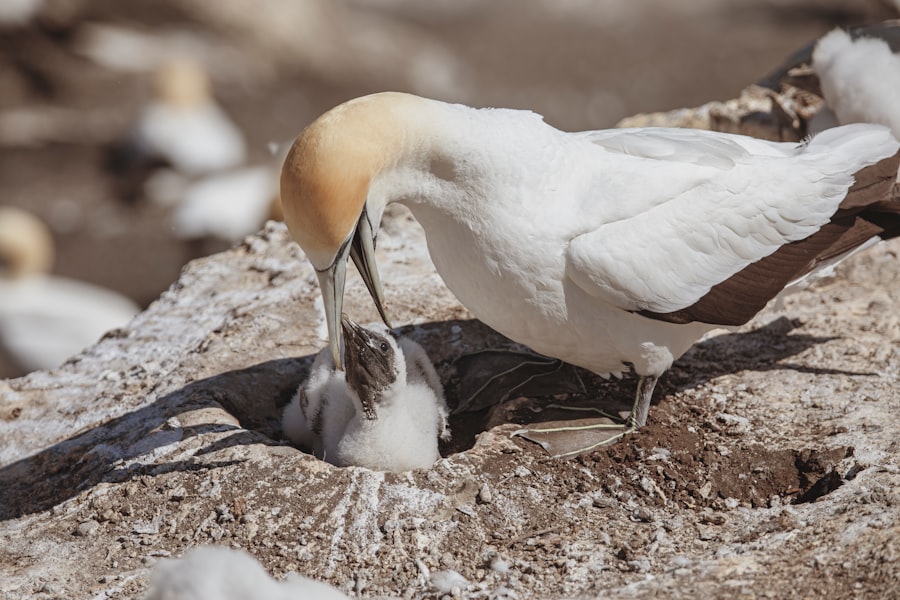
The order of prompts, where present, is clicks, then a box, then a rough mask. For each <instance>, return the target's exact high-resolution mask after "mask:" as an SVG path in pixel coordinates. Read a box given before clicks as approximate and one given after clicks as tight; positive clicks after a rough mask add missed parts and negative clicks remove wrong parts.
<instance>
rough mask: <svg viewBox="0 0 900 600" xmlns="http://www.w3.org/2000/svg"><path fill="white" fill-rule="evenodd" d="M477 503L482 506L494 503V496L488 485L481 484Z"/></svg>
mask: <svg viewBox="0 0 900 600" xmlns="http://www.w3.org/2000/svg"><path fill="white" fill-rule="evenodd" d="M478 501H479V502H481V503H482V504H490V503H491V502H493V501H494V494H493V493H492V492H491V488H490V487H488V484H486V483H483V484H481V488H480V489H479V490H478Z"/></svg>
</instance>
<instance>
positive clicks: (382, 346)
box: [379, 342, 388, 352]
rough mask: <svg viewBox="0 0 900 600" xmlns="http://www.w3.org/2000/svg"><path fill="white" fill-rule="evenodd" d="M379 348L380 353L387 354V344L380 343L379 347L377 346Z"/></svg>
mask: <svg viewBox="0 0 900 600" xmlns="http://www.w3.org/2000/svg"><path fill="white" fill-rule="evenodd" d="M379 347H380V348H381V351H382V352H387V351H388V345H387V342H381V346H379Z"/></svg>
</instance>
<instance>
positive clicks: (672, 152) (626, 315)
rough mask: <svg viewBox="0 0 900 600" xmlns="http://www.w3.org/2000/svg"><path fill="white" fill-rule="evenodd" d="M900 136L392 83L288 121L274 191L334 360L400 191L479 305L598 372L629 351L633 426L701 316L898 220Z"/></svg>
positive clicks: (712, 318)
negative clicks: (623, 121)
mask: <svg viewBox="0 0 900 600" xmlns="http://www.w3.org/2000/svg"><path fill="white" fill-rule="evenodd" d="M898 147H900V143H898V142H897V140H896V139H895V138H894V137H893V136H892V135H891V133H890V131H889V130H887V129H886V128H885V127H882V126H879V125H870V124H855V125H846V126H843V127H838V128H835V129H830V130H827V131H825V132H822V133H821V134H819V135H817V136H815V137H813V138H812V139H810V140H807V141H805V142H804V143H801V144H795V143H778V142H770V141H766V140H760V139H754V138H750V137H746V136H741V135H732V134H725V133H719V132H713V131H702V130H689V129H667V128H647V129H615V130H606V131H587V132H578V133H569V132H564V131H560V130H558V129H555V128H553V127H551V126H550V125H548V124H547V123H545V122H544V121H543V118H542V117H541V116H540V115H536V114H534V113H531V112H527V111H516V110H505V109H480V110H479V109H475V108H470V107H468V106H463V105H459V104H447V103H444V102H439V101H435V100H429V99H426V98H420V97H417V96H413V95H410V94H400V93H391V92H388V93H380V94H373V95H370V96H365V97H362V98H357V99H355V100H351V101H349V102H346V103H344V104H342V105H340V106H338V107H336V108H334V109H332V110H330V111H329V112H327V113H325V114H324V115H322V116H321V117H319V118H318V119H317V120H316V121H314V122H313V123H312V124H310V125H309V126H308V127H307V128H306V129H305V130H304V131H303V132H302V133H301V134H300V135H299V136H298V137H297V139H296V140H295V142H294V145H293V146H292V148H291V150H290V152H289V153H288V156H287V158H286V159H285V162H284V166H283V168H282V173H281V202H282V206H283V209H284V215H285V222H286V223H287V225H288V228H289V230H290V232H291V235H292V237H293V238H294V240H295V241H296V242H297V243H298V244H299V245H300V247H301V248H302V249H303V250H304V252H305V254H306V256H307V258H308V259H309V260H310V262H311V263H312V265H313V267H314V268H315V270H316V273H317V275H318V278H319V285H320V288H321V291H322V296H323V302H324V305H325V313H326V324H327V326H328V332H329V338H330V342H331V351H332V355H333V357H334V360H335V362H336V363H339V362H340V354H339V352H338V350H339V348H340V338H341V329H340V328H339V327H338V317H339V315H340V314H341V311H342V303H343V294H344V281H345V274H346V264H347V260H348V257H350V258H353V260H354V263H355V264H356V266H357V268H358V270H359V271H360V272H361V274H362V277H363V280H364V282H365V284H366V286H367V288H368V289H369V292H370V294H371V296H372V298H373V300H374V302H375V304H376V307H377V308H378V309H379V311H380V312H381V314H382V317H383V318H386V316H385V310H384V306H383V298H382V296H383V294H382V287H381V282H380V279H379V276H378V271H377V268H376V265H375V255H374V245H375V244H374V242H375V235H376V232H377V230H378V226H379V224H380V222H381V217H382V215H383V213H384V209H385V206H386V205H387V204H388V203H391V202H400V203H402V204H405V205H406V206H407V207H408V208H409V209H410V211H411V212H412V214H413V216H414V217H415V218H416V220H417V221H418V222H419V223H420V224H421V226H422V228H423V229H424V231H425V237H426V239H427V243H428V250H429V253H430V255H431V258H432V260H433V262H434V266H435V268H436V270H437V272H438V274H439V275H440V276H441V278H442V279H443V280H444V282H445V283H446V284H447V287H448V288H449V289H450V290H451V291H452V292H453V293H454V294H455V295H456V297H457V298H458V299H459V300H460V302H461V303H462V304H463V305H464V306H465V307H466V308H468V309H469V310H470V311H471V312H472V313H473V314H474V315H475V316H476V317H478V318H479V319H480V320H482V321H484V322H485V323H486V324H488V325H489V326H491V327H492V328H494V329H496V330H497V331H499V332H500V333H502V334H504V335H506V336H507V337H509V338H511V339H513V340H515V341H517V342H519V343H521V344H524V345H527V346H530V347H531V348H532V349H533V350H535V351H536V352H538V353H541V354H544V355H547V356H552V357H555V358H559V359H561V360H564V361H566V362H569V363H572V364H575V365H577V366H581V367H584V368H586V369H589V370H591V371H593V372H595V373H598V374H600V375H604V376H608V375H610V374H612V375H621V374H622V373H624V372H626V371H633V372H634V373H635V374H636V375H637V376H638V386H637V390H636V393H635V396H634V402H633V407H632V412H631V417H630V419H629V422H628V427H629V429H633V428H636V427H639V426H641V425H643V424H644V422H645V421H646V418H647V411H648V409H649V406H650V399H651V396H652V393H653V390H654V387H655V385H656V381H657V379H658V378H659V377H660V376H661V375H662V374H663V373H665V372H666V371H667V370H668V369H669V367H671V365H672V363H673V361H675V360H676V359H677V358H678V357H680V356H681V355H682V354H684V353H685V352H686V351H687V350H688V349H689V348H690V347H691V346H692V345H693V344H694V342H696V341H697V340H699V339H700V338H701V337H702V336H703V335H704V334H705V333H706V332H709V331H711V330H713V329H716V328H719V327H723V326H724V327H734V326H739V325H742V324H744V323H746V322H747V321H749V320H750V319H751V318H753V316H754V315H756V314H757V313H758V312H759V311H760V310H762V309H763V308H764V307H765V306H766V305H767V304H768V302H769V301H770V300H771V299H772V298H774V297H775V296H777V295H778V294H780V293H781V291H782V290H783V289H784V288H785V286H787V285H789V284H790V283H791V282H793V281H795V280H797V279H799V278H801V277H803V276H804V275H805V274H806V273H809V272H810V271H814V270H815V269H816V268H817V267H818V266H819V265H820V264H823V263H828V262H829V261H833V259H835V258H836V257H840V256H844V255H846V254H847V253H849V252H850V251H851V250H853V249H854V248H856V247H859V246H861V245H863V244H865V243H868V242H869V241H870V240H873V239H877V238H882V239H886V238H888V237H893V236H896V235H900V198H897V197H896V196H893V195H892V193H891V191H890V190H891V187H892V185H893V182H894V179H895V178H896V175H897V165H898V161H900V156H895V155H896V154H897V150H898ZM385 322H387V321H385ZM338 366H339V365H338Z"/></svg>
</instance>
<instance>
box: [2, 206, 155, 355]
mask: <svg viewBox="0 0 900 600" xmlns="http://www.w3.org/2000/svg"><path fill="white" fill-rule="evenodd" d="M53 255H54V249H53V237H52V236H51V234H50V231H49V229H48V228H47V226H46V225H45V224H44V223H43V222H42V221H40V220H39V219H38V218H37V217H36V216H35V215H33V214H31V213H29V212H27V211H25V210H22V209H18V208H14V207H11V206H3V207H0V346H2V347H3V348H4V350H5V351H6V352H7V353H8V354H9V355H10V357H11V358H12V359H13V360H14V361H15V362H16V366H17V367H19V368H21V369H22V370H24V371H34V370H37V369H49V368H52V367H56V366H58V365H59V364H60V363H62V362H63V361H64V360H66V359H67V358H69V357H70V356H72V355H73V354H76V353H77V352H79V351H81V350H83V349H84V348H85V347H87V346H89V345H90V344H93V343H94V342H96V341H97V340H99V339H100V336H102V335H103V334H104V333H106V332H107V331H109V330H111V329H114V328H116V327H121V326H123V325H125V324H126V323H127V322H128V321H130V320H131V318H132V317H133V316H134V315H136V314H137V313H138V312H140V309H139V308H138V306H137V305H136V304H135V303H134V302H132V301H131V300H130V299H128V298H126V297H124V296H122V295H121V294H118V293H117V292H114V291H112V290H107V289H105V288H101V287H98V286H95V285H91V284H88V283H84V282H81V281H76V280H74V279H69V278H66V277H57V276H53V275H50V274H49V271H50V269H51V267H52V265H53Z"/></svg>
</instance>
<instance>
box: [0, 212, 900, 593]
mask: <svg viewBox="0 0 900 600" xmlns="http://www.w3.org/2000/svg"><path fill="white" fill-rule="evenodd" d="M387 232H388V233H389V234H391V235H390V237H389V239H390V241H389V242H388V243H385V244H384V247H383V248H382V249H380V250H379V252H380V253H381V254H382V256H381V261H382V263H383V264H385V265H386V266H385V269H384V271H383V278H384V280H385V281H386V282H390V285H389V286H388V287H387V290H388V303H389V306H391V308H392V311H393V313H394V314H395V318H396V320H397V321H398V322H401V323H405V322H409V321H410V320H415V321H417V322H420V323H421V325H419V326H417V327H416V328H415V330H414V334H415V336H416V338H417V339H419V341H421V342H422V343H423V344H424V345H425V347H426V349H427V350H429V352H431V353H432V354H433V356H434V358H435V359H436V362H437V363H438V366H439V368H440V370H441V373H442V376H443V377H444V378H445V379H446V380H447V382H448V384H449V387H448V389H449V390H450V391H451V392H452V390H453V389H455V388H454V385H458V381H454V378H456V377H457V373H456V371H455V366H454V365H455V361H456V359H458V358H459V356H460V355H462V354H465V353H467V352H472V351H474V350H476V349H478V348H480V347H482V346H485V345H488V346H493V347H503V345H504V342H503V341H502V339H500V338H499V336H497V335H496V334H494V333H492V332H490V331H489V330H487V329H486V328H484V327H483V326H481V325H479V324H477V323H476V322H473V321H469V320H466V318H465V317H466V315H465V312H464V311H463V310H462V309H461V308H460V307H459V306H458V305H457V304H456V303H455V301H454V300H453V299H452V297H451V296H450V295H449V294H448V293H447V292H446V291H445V290H443V288H442V284H441V283H440V280H439V279H437V278H436V276H434V275H433V274H431V272H430V265H429V263H428V260H427V257H425V256H424V255H423V254H422V250H421V248H422V246H421V244H420V242H421V239H420V237H419V236H420V235H421V232H420V231H419V230H418V228H417V226H415V225H414V224H413V223H412V222H411V221H409V220H408V217H407V216H406V215H405V214H403V213H397V214H394V215H391V216H390V219H389V223H388V227H387ZM391 232H392V233H391ZM898 249H900V246H898V245H897V243H896V242H895V243H891V244H883V245H881V246H880V247H878V248H876V249H873V250H870V251H868V252H866V253H863V254H861V255H859V256H857V257H855V258H853V259H852V260H850V261H848V262H847V263H845V265H844V266H842V267H841V269H840V270H839V274H838V275H837V276H836V277H835V278H833V279H830V280H827V281H825V282H822V283H820V284H818V285H817V286H816V287H814V288H813V289H811V290H808V291H805V292H802V293H799V294H796V295H794V296H792V297H790V298H788V299H787V302H786V306H785V309H784V312H783V313H775V312H766V313H764V314H762V315H761V316H760V317H759V318H758V319H757V320H756V321H755V322H754V323H753V324H752V325H751V326H750V327H748V328H746V331H742V332H738V333H731V334H725V335H721V336H717V337H712V338H710V339H708V340H706V341H704V342H702V343H700V344H699V345H698V346H697V347H696V348H695V349H694V350H692V351H691V352H690V353H689V354H688V355H686V356H685V357H684V358H683V359H682V360H680V361H679V362H678V363H677V364H676V366H675V368H673V370H672V371H671V373H670V374H669V375H668V376H667V377H666V378H665V379H664V380H663V382H662V384H661V386H660V390H659V391H660V392H661V397H662V399H661V401H660V402H659V404H658V405H657V406H654V408H653V409H652V411H651V415H650V424H649V426H648V427H647V428H646V429H645V430H642V431H641V432H640V433H639V434H637V435H633V436H631V437H629V438H628V439H626V440H625V441H624V442H622V443H620V444H618V445H616V446H613V447H610V448H603V449H599V450H596V451H594V452H591V453H589V454H587V455H584V456H582V457H579V458H576V459H572V460H557V459H550V458H548V457H547V456H546V454H545V453H544V451H543V450H542V449H540V448H539V447H538V446H536V445H534V444H531V443H530V442H527V441H525V440H522V439H521V438H514V437H511V435H510V433H511V431H512V430H513V429H515V428H517V427H518V426H517V425H515V424H508V425H503V426H499V427H496V428H494V429H492V430H490V431H488V432H482V433H480V434H479V435H478V438H477V442H475V445H474V447H472V448H470V449H468V450H465V451H463V452H453V450H458V449H459V448H450V449H448V451H447V454H448V455H447V457H446V458H444V459H442V460H441V461H440V462H439V463H438V464H437V465H435V467H434V468H433V469H430V470H427V471H417V472H412V473H408V474H399V475H397V474H382V473H377V472H372V471H368V470H364V469H358V468H345V469H339V468H335V467H332V466H330V465H327V464H325V463H322V462H320V461H318V460H316V459H315V458H313V457H311V456H309V455H307V454H304V453H302V452H300V451H298V450H295V449H293V448H291V447H289V446H286V445H283V444H281V443H279V441H278V440H279V437H280V435H279V430H278V419H277V415H278V410H279V407H280V406H283V405H284V403H286V402H287V399H288V398H289V396H290V394H291V392H292V391H293V389H294V387H295V386H296V385H297V384H298V383H299V382H300V381H301V380H302V379H303V376H304V371H305V369H306V368H308V365H309V357H310V355H311V354H312V353H313V352H314V351H315V350H316V349H317V348H318V347H319V346H320V345H321V343H322V342H321V340H320V339H319V338H318V336H319V335H320V333H321V332H320V321H321V316H320V314H319V311H318V310H317V308H316V306H315V303H316V301H315V300H314V299H315V298H316V296H317V295H316V294H315V293H314V289H315V288H314V277H313V273H312V272H311V271H310V268H309V267H308V266H307V265H306V264H305V262H304V261H302V260H300V259H301V256H300V255H299V253H298V251H297V250H296V249H295V248H294V247H292V245H291V244H289V243H288V238H287V235H286V232H285V230H284V227H283V226H282V225H280V224H274V223H273V224H270V225H269V226H268V227H267V228H266V230H265V231H264V232H263V233H262V234H261V235H260V236H256V237H251V238H249V239H248V240H247V242H246V243H244V244H243V245H240V246H239V247H236V248H234V249H232V250H230V251H227V252H225V253H222V254H218V255H215V256H213V257H210V258H208V259H201V260H198V261H195V262H194V263H191V265H189V266H188V267H187V268H186V269H185V271H184V273H183V274H182V276H181V278H180V279H179V281H178V282H177V283H176V284H175V285H174V286H173V287H172V289H171V290H170V291H169V292H167V293H166V294H164V295H163V297H162V298H161V299H160V300H159V301H158V302H156V303H154V304H153V305H152V306H151V307H150V308H149V309H148V310H147V311H145V312H144V313H143V314H141V315H140V316H139V317H137V318H136V319H135V321H134V322H132V323H131V324H130V325H129V326H128V327H127V328H124V329H122V330H120V331H117V332H114V333H112V334H110V335H109V336H107V337H106V338H105V339H104V340H103V341H101V342H100V343H99V344H98V345H97V346H95V347H93V348H92V349H90V350H89V351H87V352H86V353H84V354H83V355H81V356H79V357H77V358H75V359H73V360H71V361H69V362H68V363H67V364H65V365H64V366H63V367H61V368H60V369H58V370H55V371H52V372H49V373H35V374H32V375H30V376H28V377H25V378H22V379H17V380H10V381H7V382H5V383H2V384H0V385H2V386H3V388H4V389H3V394H2V405H0V416H2V421H0V435H2V437H3V439H4V445H3V449H2V464H3V467H2V468H0V513H2V514H0V518H2V526H0V573H2V576H0V582H2V583H0V595H2V597H8V598H18V597H23V596H29V595H34V596H35V597H37V598H55V597H67V598H82V597H85V598H86V597H98V598H102V597H123V598H137V597H140V595H141V592H142V590H143V589H144V587H145V585H146V576H147V572H148V569H149V567H150V566H152V565H153V564H154V563H155V562H156V561H157V560H158V559H159V558H160V557H168V556H177V555H180V554H181V553H183V552H184V551H185V550H186V549H188V548H191V547H193V546H197V545H200V544H207V543H219V544H224V545H229V546H235V547H241V548H244V549H246V550H248V551H249V552H251V553H252V554H253V555H254V556H256V557H258V558H259V559H260V561H261V562H262V564H263V565H264V566H265V567H266V569H267V570H269V572H271V573H273V574H274V575H276V576H283V575H284V574H286V573H288V572H291V571H296V572H300V573H303V574H306V575H309V576H312V577H314V578H316V579H319V580H323V581H327V582H329V583H332V584H333V585H336V586H337V587H339V588H340V589H342V590H345V591H354V592H357V593H360V594H362V595H392V596H393V595H396V596H410V597H420V596H423V595H428V594H429V593H430V590H432V587H431V586H432V580H433V576H434V575H435V574H436V573H438V572H442V571H447V570H453V571H457V572H458V573H459V574H461V575H462V576H463V577H464V578H465V580H466V582H467V583H466V585H465V589H463V590H461V591H460V594H462V595H463V596H466V597H476V596H494V597H501V596H504V595H511V596H514V597H521V598H534V597H548V598H557V597H572V596H584V597H601V596H603V597H608V596H638V595H644V594H651V593H652V594H656V595H659V596H667V597H668V596H673V597H678V596H687V595H702V596H703V597H726V596H732V595H734V594H738V593H740V594H748V595H751V596H752V595H759V596H765V595H767V594H771V595H772V596H774V597H789V596H793V595H796V596H797V597H800V596H803V597H813V596H818V595H826V594H827V595H829V596H832V597H834V595H838V596H846V595H851V594H860V595H863V596H868V597H876V596H877V597H883V596H884V595H890V594H892V593H895V592H894V591H891V590H893V589H894V588H893V587H892V586H893V582H894V579H895V576H896V572H897V568H898V562H897V561H898V560H900V552H898V548H897V546H896V543H897V542H896V539H895V538H896V535H897V531H898V527H900V459H898V453H900V446H898V443H897V441H896V428H895V427H894V426H893V425H892V422H891V415H892V414H895V413H896V411H897V409H898V403H900V400H898V395H897V394H896V392H895V389H896V386H897V380H898V356H897V345H898V342H900V320H898V317H897V313H896V311H895V310H893V307H894V306H895V305H896V303H897V301H898V297H900V280H898V278H897V277H896V276H895V273H896V269H897V257H896V254H897V251H898ZM349 287H350V297H349V299H348V309H349V310H350V311H352V312H354V313H356V314H359V313H362V312H363V310H364V307H365V305H366V303H365V295H364V294H365V290H364V287H363V286H362V285H360V282H359V281H358V280H356V279H353V280H352V281H351V282H350V284H349ZM421 299H425V301H424V302H422V301H421ZM373 316H374V315H373ZM581 376H582V379H583V380H584V382H585V384H586V386H587V392H586V394H585V396H584V398H593V399H599V401H600V403H601V405H605V406H606V407H607V408H615V407H616V406H617V402H618V405H619V406H620V405H621V404H622V403H623V401H626V399H627V398H628V396H629V394H630V386H631V385H632V384H633V382H631V381H628V380H626V381H623V382H620V383H612V384H608V383H605V382H603V381H602V380H598V379H596V378H593V377H591V376H589V375H588V374H586V373H583V372H582V373H581ZM584 398H582V397H576V398H571V399H570V400H573V401H579V400H580V401H583V400H584ZM550 400H552V399H550ZM550 400H542V399H535V400H534V401H533V407H539V406H542V405H543V404H542V402H543V403H544V404H546V402H549V401H550ZM452 401H453V399H452V398H451V402H452ZM529 412H531V414H532V416H531V417H530V418H531V419H540V418H541V415H540V413H534V412H532V411H529ZM514 418H516V419H518V418H519V417H514ZM474 421H477V419H476V418H475V417H473V416H471V415H470V416H462V417H457V418H456V420H455V421H454V426H456V427H459V428H460V430H461V431H462V430H463V429H465V427H466V426H469V427H471V425H472V422H474ZM463 437H464V436H463ZM459 443H462V442H460V441H457V444H459ZM492 565H493V567H492Z"/></svg>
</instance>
